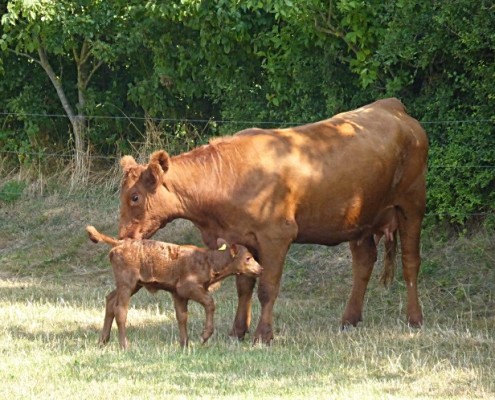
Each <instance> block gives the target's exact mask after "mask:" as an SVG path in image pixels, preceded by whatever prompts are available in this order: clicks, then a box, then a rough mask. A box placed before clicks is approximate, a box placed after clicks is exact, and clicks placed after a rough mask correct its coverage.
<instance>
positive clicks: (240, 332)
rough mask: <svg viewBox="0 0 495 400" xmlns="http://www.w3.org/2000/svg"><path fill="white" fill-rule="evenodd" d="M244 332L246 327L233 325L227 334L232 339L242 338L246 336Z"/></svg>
mask: <svg viewBox="0 0 495 400" xmlns="http://www.w3.org/2000/svg"><path fill="white" fill-rule="evenodd" d="M246 332H247V329H238V328H236V327H233V328H232V329H231V330H230V332H229V336H230V337H231V338H233V339H237V340H244V337H245V336H246Z"/></svg>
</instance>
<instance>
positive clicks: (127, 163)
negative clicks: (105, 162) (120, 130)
mask: <svg viewBox="0 0 495 400" xmlns="http://www.w3.org/2000/svg"><path fill="white" fill-rule="evenodd" d="M136 165H137V163H136V160H134V157H132V156H124V157H122V158H121V159H120V166H121V168H122V170H123V171H124V172H125V173H128V172H129V170H130V169H131V168H132V167H135V166H136Z"/></svg>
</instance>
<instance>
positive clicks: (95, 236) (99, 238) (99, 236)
mask: <svg viewBox="0 0 495 400" xmlns="http://www.w3.org/2000/svg"><path fill="white" fill-rule="evenodd" d="M86 232H88V236H89V238H90V239H91V241H93V242H95V243H98V242H105V243H107V244H109V245H110V246H112V247H115V246H118V245H119V244H120V243H121V241H120V240H117V239H114V238H111V237H110V236H107V235H104V234H103V233H100V232H98V231H97V230H96V228H95V227H94V226H91V225H88V226H87V227H86Z"/></svg>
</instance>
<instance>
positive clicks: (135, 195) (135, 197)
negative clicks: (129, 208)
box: [131, 194, 139, 203]
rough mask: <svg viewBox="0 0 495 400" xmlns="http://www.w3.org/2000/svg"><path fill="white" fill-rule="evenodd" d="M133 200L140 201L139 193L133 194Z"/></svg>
mask: <svg viewBox="0 0 495 400" xmlns="http://www.w3.org/2000/svg"><path fill="white" fill-rule="evenodd" d="M131 200H132V201H133V202H134V203H135V202H136V201H138V200H139V196H138V195H137V194H133V195H132V196H131Z"/></svg>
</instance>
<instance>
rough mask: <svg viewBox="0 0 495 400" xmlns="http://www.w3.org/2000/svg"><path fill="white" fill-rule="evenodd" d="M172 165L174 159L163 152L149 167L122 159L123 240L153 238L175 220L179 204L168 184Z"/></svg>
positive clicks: (121, 209) (154, 157)
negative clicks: (167, 176) (168, 173)
mask: <svg viewBox="0 0 495 400" xmlns="http://www.w3.org/2000/svg"><path fill="white" fill-rule="evenodd" d="M169 164H170V157H169V156H168V154H167V153H166V152H165V151H163V150H160V151H156V152H154V153H153V154H152V155H151V157H150V161H149V163H148V164H138V163H136V161H135V160H134V158H133V157H131V156H124V157H122V159H121V160H120V166H121V167H122V170H123V172H124V178H123V180H122V186H121V189H120V223H119V239H124V238H133V239H142V238H149V237H151V236H152V235H153V234H154V233H155V232H156V231H157V230H158V229H160V228H161V227H164V226H165V225H166V224H167V222H169V221H170V220H171V219H173V218H174V215H175V214H176V213H177V210H178V207H179V201H178V199H177V196H176V195H175V194H173V193H172V192H171V191H169V190H168V189H167V188H166V185H165V182H164V179H165V175H166V173H167V171H168V169H169Z"/></svg>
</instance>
